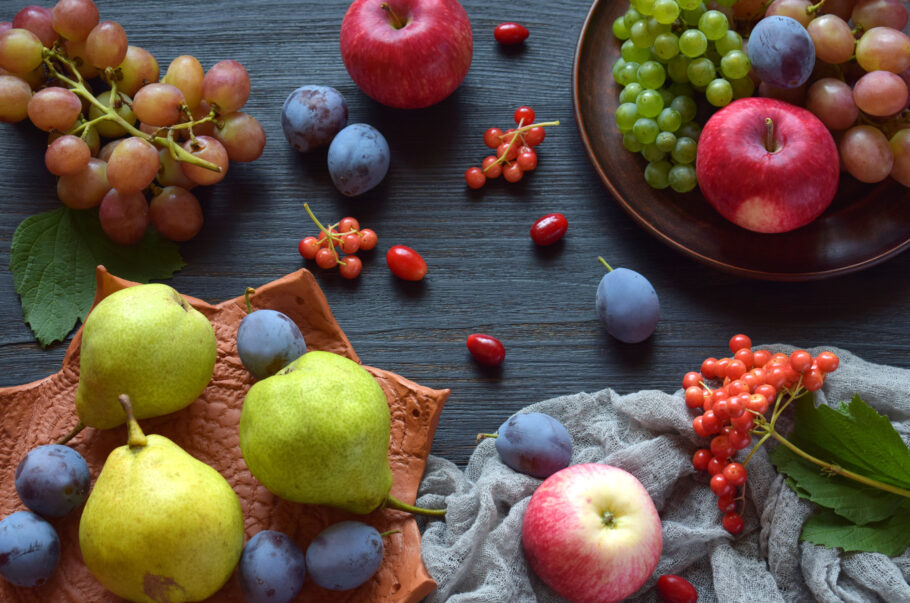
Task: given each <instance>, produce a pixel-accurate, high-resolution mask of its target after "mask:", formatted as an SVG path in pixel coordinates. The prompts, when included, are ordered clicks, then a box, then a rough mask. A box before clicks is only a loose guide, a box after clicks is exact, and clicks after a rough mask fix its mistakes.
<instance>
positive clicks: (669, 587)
mask: <svg viewBox="0 0 910 603" xmlns="http://www.w3.org/2000/svg"><path fill="white" fill-rule="evenodd" d="M657 594H658V595H659V596H660V600H661V601H662V602H663V603H696V601H698V591H697V590H695V587H694V586H692V583H691V582H689V581H688V580H686V579H685V578H683V577H682V576H676V575H674V574H664V575H663V576H661V577H660V578H658V579H657Z"/></svg>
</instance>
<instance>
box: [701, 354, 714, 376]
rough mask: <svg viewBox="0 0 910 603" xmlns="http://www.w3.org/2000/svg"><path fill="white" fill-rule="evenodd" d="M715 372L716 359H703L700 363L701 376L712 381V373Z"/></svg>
mask: <svg viewBox="0 0 910 603" xmlns="http://www.w3.org/2000/svg"><path fill="white" fill-rule="evenodd" d="M716 370H717V358H705V360H704V362H702V363H701V374H702V375H703V376H704V377H705V379H713V378H714V371H716Z"/></svg>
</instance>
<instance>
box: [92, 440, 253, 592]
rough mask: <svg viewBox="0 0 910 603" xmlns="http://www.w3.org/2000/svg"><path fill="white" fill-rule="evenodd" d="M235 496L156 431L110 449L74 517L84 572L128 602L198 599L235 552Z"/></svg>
mask: <svg viewBox="0 0 910 603" xmlns="http://www.w3.org/2000/svg"><path fill="white" fill-rule="evenodd" d="M243 540H244V527H243V512H242V510H241V506H240V499H239V498H238V497H237V494H236V493H235V492H234V490H233V488H231V486H230V484H229V483H228V482H227V480H225V479H224V477H222V476H221V474H220V473H218V472H217V471H215V469H213V468H212V467H210V466H208V465H206V464H205V463H203V462H201V461H199V460H197V459H196V458H194V457H192V456H191V455H189V454H188V453H187V452H186V451H184V450H183V449H182V448H180V447H179V446H178V445H177V444H175V443H174V442H172V441H171V440H169V439H168V438H166V437H164V436H160V435H157V434H151V435H148V436H147V444H146V445H145V446H129V445H126V446H121V447H119V448H116V449H114V450H113V451H112V452H111V454H110V455H109V456H108V458H107V460H106V461H105V463H104V467H103V468H102V469H101V474H100V475H99V476H98V479H97V480H96V482H95V486H94V488H93V489H92V492H91V494H90V495H89V497H88V500H87V501H86V503H85V508H84V509H83V511H82V517H81V519H80V521H79V546H80V547H81V549H82V558H83V559H84V560H85V565H86V566H87V567H88V569H89V570H90V571H91V573H92V575H94V576H95V578H97V579H98V581H99V582H101V584H103V585H104V586H105V587H106V588H107V589H108V590H110V591H111V592H113V593H114V594H116V595H118V596H120V597H123V598H124V599H127V600H129V601H140V602H148V603H178V602H182V601H201V600H203V599H206V598H207V597H210V596H211V595H213V594H214V593H215V592H217V591H218V589H220V588H221V587H222V586H223V585H224V583H225V582H227V580H228V578H229V577H230V576H231V574H232V572H233V571H234V568H235V567H236V566H237V563H238V562H239V560H240V555H241V552H242V551H243Z"/></svg>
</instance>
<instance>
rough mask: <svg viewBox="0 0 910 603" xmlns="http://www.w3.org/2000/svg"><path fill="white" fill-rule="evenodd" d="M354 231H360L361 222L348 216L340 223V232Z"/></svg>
mask: <svg viewBox="0 0 910 603" xmlns="http://www.w3.org/2000/svg"><path fill="white" fill-rule="evenodd" d="M354 230H360V222H358V221H357V218H352V217H351V216H348V217H346V218H342V219H341V220H340V221H339V222H338V232H352V231H354Z"/></svg>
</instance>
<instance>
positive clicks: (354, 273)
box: [338, 255, 363, 278]
mask: <svg viewBox="0 0 910 603" xmlns="http://www.w3.org/2000/svg"><path fill="white" fill-rule="evenodd" d="M361 270H363V262H361V261H360V258H359V257H357V256H356V255H346V256H344V257H343V258H341V263H340V264H339V265H338V273H339V274H341V276H343V277H344V278H357V277H358V276H359V275H360V271H361Z"/></svg>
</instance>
